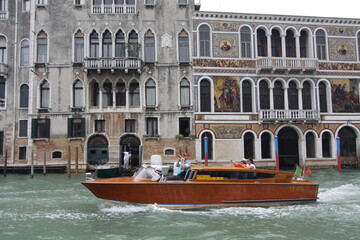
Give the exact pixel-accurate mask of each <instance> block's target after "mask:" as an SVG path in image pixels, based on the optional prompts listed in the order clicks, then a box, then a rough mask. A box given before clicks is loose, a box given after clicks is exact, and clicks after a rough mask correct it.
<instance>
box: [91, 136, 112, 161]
mask: <svg viewBox="0 0 360 240" xmlns="http://www.w3.org/2000/svg"><path fill="white" fill-rule="evenodd" d="M108 161H109V143H108V141H107V139H106V138H105V137H104V136H102V135H95V136H92V137H91V138H90V139H89V141H88V146H87V163H88V164H92V165H99V164H105V163H107V162H108Z"/></svg>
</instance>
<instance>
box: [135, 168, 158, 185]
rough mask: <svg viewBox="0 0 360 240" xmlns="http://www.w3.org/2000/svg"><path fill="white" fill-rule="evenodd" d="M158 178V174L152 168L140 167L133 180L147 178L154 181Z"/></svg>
mask: <svg viewBox="0 0 360 240" xmlns="http://www.w3.org/2000/svg"><path fill="white" fill-rule="evenodd" d="M159 179H160V175H159V174H157V173H156V172H155V170H154V169H153V168H148V167H141V168H140V169H139V170H138V171H137V172H136V173H135V174H134V180H135V181H139V180H149V181H153V182H156V181H158V180H159Z"/></svg>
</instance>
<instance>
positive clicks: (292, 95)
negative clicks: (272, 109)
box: [288, 81, 299, 110]
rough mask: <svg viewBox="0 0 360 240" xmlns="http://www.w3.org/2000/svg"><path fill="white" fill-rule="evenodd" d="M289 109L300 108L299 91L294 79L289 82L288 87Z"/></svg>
mask: <svg viewBox="0 0 360 240" xmlns="http://www.w3.org/2000/svg"><path fill="white" fill-rule="evenodd" d="M288 101H289V109H290V110H293V109H299V92H298V89H297V87H296V83H295V82H294V81H292V82H290V83H289V89H288Z"/></svg>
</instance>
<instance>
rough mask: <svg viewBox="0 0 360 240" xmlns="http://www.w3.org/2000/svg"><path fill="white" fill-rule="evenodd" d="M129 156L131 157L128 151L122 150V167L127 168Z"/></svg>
mask: <svg viewBox="0 0 360 240" xmlns="http://www.w3.org/2000/svg"><path fill="white" fill-rule="evenodd" d="M130 157H131V152H130V151H129V152H127V151H125V152H124V168H125V169H126V170H128V169H129V162H130Z"/></svg>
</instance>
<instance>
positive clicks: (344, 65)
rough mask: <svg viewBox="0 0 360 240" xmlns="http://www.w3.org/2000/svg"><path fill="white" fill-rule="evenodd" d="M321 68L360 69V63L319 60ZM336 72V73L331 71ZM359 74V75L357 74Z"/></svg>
mask: <svg viewBox="0 0 360 240" xmlns="http://www.w3.org/2000/svg"><path fill="white" fill-rule="evenodd" d="M319 70H350V71H352V70H356V71H359V70H360V64H358V63H331V62H319ZM331 74H336V73H331ZM356 76H357V75H356Z"/></svg>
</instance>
